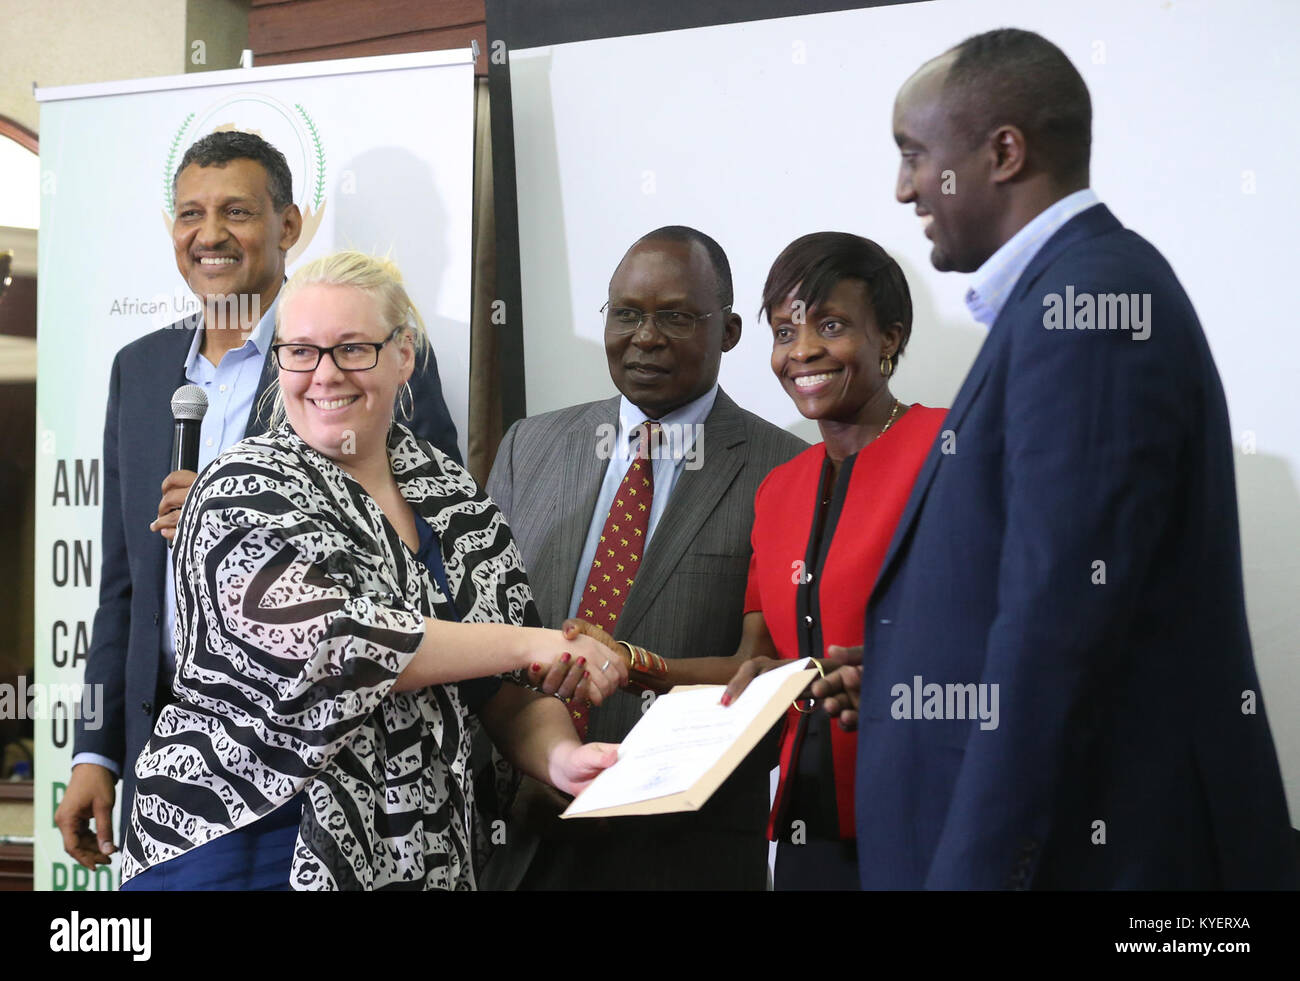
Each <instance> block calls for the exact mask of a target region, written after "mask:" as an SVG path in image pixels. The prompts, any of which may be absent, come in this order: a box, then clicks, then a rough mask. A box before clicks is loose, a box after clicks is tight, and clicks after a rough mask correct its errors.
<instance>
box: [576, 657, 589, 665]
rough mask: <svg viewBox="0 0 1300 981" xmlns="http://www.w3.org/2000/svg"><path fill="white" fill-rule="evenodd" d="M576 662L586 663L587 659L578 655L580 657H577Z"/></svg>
mask: <svg viewBox="0 0 1300 981" xmlns="http://www.w3.org/2000/svg"><path fill="white" fill-rule="evenodd" d="M578 663H579V664H586V663H587V659H586V658H585V657H580V658H578Z"/></svg>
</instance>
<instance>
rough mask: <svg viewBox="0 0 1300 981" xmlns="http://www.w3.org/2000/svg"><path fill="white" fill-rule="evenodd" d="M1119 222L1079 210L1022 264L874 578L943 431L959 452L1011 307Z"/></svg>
mask: <svg viewBox="0 0 1300 981" xmlns="http://www.w3.org/2000/svg"><path fill="white" fill-rule="evenodd" d="M1120 227H1122V226H1121V225H1120V223H1119V220H1118V219H1117V218H1116V217H1115V216H1114V215H1113V214H1111V212H1110V209H1108V208H1107V207H1106V206H1105V205H1097V206H1095V207H1092V208H1088V209H1087V210H1085V211H1081V212H1080V213H1079V214H1077V215H1075V216H1074V217H1073V218H1071V219H1070V220H1069V221H1067V222H1066V223H1065V224H1064V225H1062V226H1061V227H1060V228H1059V229H1057V231H1056V233H1055V234H1054V235H1053V236H1052V237H1051V238H1049V239H1048V240H1047V241H1046V242H1045V243H1043V246H1042V248H1040V249H1039V250H1038V253H1037V254H1036V255H1035V256H1034V258H1033V259H1032V260H1030V263H1029V265H1028V266H1027V267H1025V271H1024V272H1023V273H1021V275H1020V278H1019V279H1018V280H1016V284H1015V287H1014V288H1013V289H1012V290H1011V294H1010V296H1009V297H1008V298H1007V302H1006V303H1005V304H1004V305H1003V307H1002V309H1001V310H1000V311H999V312H998V316H997V319H996V320H994V321H993V325H992V326H991V327H990V328H989V335H988V337H986V338H985V339H984V343H983V344H982V345H981V346H980V350H979V354H977V355H976V356H975V362H974V364H972V365H971V368H970V371H969V372H967V373H966V380H965V381H963V382H962V385H961V388H960V389H959V390H958V392H957V398H956V399H954V400H953V403H952V408H951V409H949V410H948V415H947V416H946V417H945V418H944V423H943V430H942V431H941V432H940V434H939V438H938V439H937V440H936V441H935V443H934V445H933V446H931V447H930V453H929V455H928V456H927V457H926V458H925V464H924V466H922V468H921V472H920V474H918V475H917V478H916V483H915V484H913V485H912V493H911V495H909V497H908V499H907V507H906V508H904V509H903V516H902V518H901V519H899V522H898V527H897V528H895V529H894V537H893V538H892V539H891V540H890V543H889V550H888V551H887V552H886V553H885V560H884V562H882V563H881V564H880V573H879V574H878V575H877V576H876V583H877V584H878V583H881V582H884V581H885V577H886V575H887V574H888V573H889V570H890V566H891V565H892V564H893V562H894V561H895V560H896V559H897V557H898V553H899V552H900V550H901V548H902V543H903V540H904V539H905V538H906V537H907V533H908V531H909V530H910V529H911V527H912V523H913V522H914V521H915V520H916V517H917V515H918V514H919V513H920V511H921V505H922V503H923V502H924V501H925V495H926V493H927V492H928V491H929V489H930V484H931V482H932V481H933V480H934V475H935V474H936V473H937V472H938V470H939V464H940V463H941V462H942V461H943V457H944V456H946V455H948V454H945V453H944V452H943V450H944V444H945V438H946V434H948V433H952V434H953V436H952V439H953V440H954V442H955V446H954V447H953V449H952V452H954V453H959V452H961V433H960V429H959V427H960V426H961V421H962V419H963V418H964V417H965V416H966V413H967V412H968V411H969V410H970V407H971V405H972V404H973V403H974V401H975V398H976V397H977V396H978V395H979V393H980V390H981V389H982V388H983V387H984V382H985V381H986V380H987V378H988V374H989V369H990V368H991V367H992V365H993V362H994V361H995V360H996V358H997V356H998V354H999V352H1001V350H1002V349H1003V348H1004V347H1006V346H1007V345H1008V344H1010V342H1011V331H1012V330H1013V329H1014V328H1013V326H1012V325H1011V323H1010V320H1011V317H1012V316H1013V315H1014V314H1015V313H1018V312H1019V311H1018V307H1019V305H1020V304H1021V303H1022V302H1023V301H1024V298H1025V296H1026V294H1027V293H1028V292H1029V290H1030V289H1031V288H1032V287H1033V285H1034V283H1035V282H1037V281H1038V279H1039V277H1040V276H1042V274H1043V272H1044V271H1045V270H1046V269H1047V268H1048V267H1049V266H1050V265H1051V264H1052V263H1053V262H1054V261H1055V260H1056V258H1057V257H1058V256H1059V255H1060V254H1061V253H1062V252H1064V251H1065V250H1066V249H1068V248H1070V247H1071V246H1073V245H1077V244H1078V243H1079V242H1081V241H1084V240H1085V239H1088V238H1092V237H1093V236H1095V235H1100V234H1103V233H1105V232H1108V231H1113V230H1115V229H1118V228H1120ZM873 590H874V586H873Z"/></svg>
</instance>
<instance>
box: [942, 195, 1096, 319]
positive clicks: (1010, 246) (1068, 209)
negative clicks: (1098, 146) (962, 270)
mask: <svg viewBox="0 0 1300 981" xmlns="http://www.w3.org/2000/svg"><path fill="white" fill-rule="evenodd" d="M1100 203H1101V201H1100V200H1099V199H1098V197H1097V195H1096V193H1095V192H1094V191H1093V189H1092V188H1090V187H1085V188H1084V189H1083V190H1082V191H1075V192H1074V193H1073V194H1067V195H1066V196H1065V197H1063V198H1061V200H1059V201H1057V202H1056V203H1055V204H1053V205H1052V206H1051V207H1050V208H1046V209H1044V210H1043V211H1041V212H1039V214H1038V215H1036V216H1035V217H1034V219H1033V220H1032V221H1031V222H1029V224H1027V225H1025V227H1024V228H1022V229H1020V231H1018V232H1016V234H1015V235H1013V236H1011V238H1010V239H1008V240H1007V241H1006V243H1005V244H1003V246H1002V248H1000V249H998V250H997V251H996V252H994V253H993V254H992V255H991V256H989V257H988V259H986V260H985V262H984V265H982V266H980V267H979V268H978V269H976V270H975V272H974V273H973V274H972V276H971V281H970V288H969V289H968V290H967V291H966V306H967V307H968V308H969V309H970V312H971V316H973V317H974V318H975V319H976V320H977V321H979V322H980V323H981V324H983V325H984V326H985V327H992V326H993V322H994V321H995V320H997V319H998V314H999V313H1001V312H1002V307H1003V306H1004V305H1006V302H1007V297H1008V296H1010V295H1011V290H1012V288H1013V287H1015V285H1016V281H1017V280H1019V279H1020V276H1021V275H1022V274H1023V273H1024V271H1025V269H1026V268H1028V266H1029V263H1030V262H1032V261H1033V258H1034V256H1036V255H1037V254H1038V250H1039V249H1041V248H1042V247H1043V245H1044V244H1045V243H1046V242H1047V240H1048V239H1049V238H1051V237H1052V236H1053V235H1055V234H1056V233H1057V231H1058V230H1059V229H1060V228H1061V226H1062V225H1064V224H1065V223H1066V222H1067V221H1069V220H1070V219H1071V218H1073V217H1074V216H1075V215H1077V214H1079V212H1081V211H1085V210H1087V209H1088V208H1091V207H1092V206H1093V205H1096V204H1100Z"/></svg>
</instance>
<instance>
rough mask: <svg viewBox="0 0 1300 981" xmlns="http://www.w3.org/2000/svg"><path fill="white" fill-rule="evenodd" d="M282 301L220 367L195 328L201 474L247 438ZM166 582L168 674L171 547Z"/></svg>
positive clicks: (192, 371)
mask: <svg viewBox="0 0 1300 981" xmlns="http://www.w3.org/2000/svg"><path fill="white" fill-rule="evenodd" d="M279 302H280V294H279V293H277V294H276V297H275V299H274V300H273V301H272V302H271V306H270V307H269V308H268V309H267V311H266V313H264V314H262V319H261V320H259V321H258V322H257V326H256V327H255V328H253V332H252V333H251V334H250V335H249V336H248V339H247V340H246V341H244V343H243V345H242V346H241V347H237V348H235V349H234V350H233V351H227V352H226V353H225V355H224V356H223V357H222V359H221V364H219V365H214V364H213V363H212V362H211V361H209V360H208V359H207V358H205V357H203V355H201V354H200V353H199V345H200V344H201V343H202V341H203V331H202V330H196V331H195V332H194V340H193V342H192V343H191V344H190V351H189V354H188V355H186V357H185V378H186V380H187V381H188V382H189V383H190V384H192V385H198V386H199V387H200V388H202V389H203V391H204V392H205V393H206V394H207V396H208V411H207V414H206V415H205V416H204V417H203V423H202V425H201V426H200V428H199V471H200V472H202V470H203V468H204V467H206V466H207V465H208V464H209V463H211V462H212V461H213V460H215V459H216V458H217V454H219V453H221V451H222V450H225V449H228V448H229V447H230V446H232V445H233V444H235V443H238V442H239V441H240V440H241V439H243V438H244V430H245V429H246V428H247V426H248V418H249V416H250V415H251V414H252V410H253V399H254V397H255V396H256V395H257V383H258V381H259V380H260V378H261V376H262V365H263V364H265V361H266V353H267V351H269V350H270V348H271V341H272V338H273V337H274V334H275V307H276V304H277V303H279ZM163 581H164V583H165V587H164V588H165V597H166V599H165V602H166V611H167V615H166V619H165V620H164V621H163V624H162V627H163V630H162V653H163V656H164V657H165V658H166V660H167V674H168V675H169V676H170V675H171V674H172V672H173V671H174V670H175V666H176V639H175V637H174V636H173V632H174V630H175V626H176V580H175V577H174V576H173V575H172V556H171V552H170V551H169V552H168V554H167V573H166V575H164V576H163ZM78 763H98V764H99V765H100V766H103V767H107V768H108V769H110V770H112V771H113V772H114V773H115V774H117V775H118V776H119V777H120V776H121V775H122V771H121V763H120V761H118V760H111V759H109V758H108V757H106V756H100V755H99V754H98V753H78V754H77V755H76V756H75V757H73V760H72V765H73V766H76V765H77V764H78Z"/></svg>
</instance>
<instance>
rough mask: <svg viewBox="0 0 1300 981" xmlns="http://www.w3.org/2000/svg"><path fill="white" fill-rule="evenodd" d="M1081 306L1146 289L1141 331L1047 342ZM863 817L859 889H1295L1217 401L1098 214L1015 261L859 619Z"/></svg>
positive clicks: (1177, 292)
mask: <svg viewBox="0 0 1300 981" xmlns="http://www.w3.org/2000/svg"><path fill="white" fill-rule="evenodd" d="M1067 288H1072V290H1073V294H1074V296H1076V297H1078V296H1080V295H1082V294H1085V293H1092V294H1100V293H1118V292H1123V293H1130V294H1139V295H1140V294H1148V295H1149V296H1150V312H1151V316H1150V321H1151V326H1150V334H1149V336H1148V337H1147V339H1145V340H1135V339H1134V336H1133V332H1132V331H1128V330H1106V331H1100V330H1055V329H1053V330H1049V329H1046V328H1045V326H1044V313H1045V310H1046V307H1045V301H1046V300H1047V298H1048V297H1049V296H1050V295H1051V294H1056V295H1057V296H1060V297H1066V296H1068V295H1069V294H1068V293H1067ZM931 684H935V685H939V686H942V687H941V689H940V690H941V691H942V697H941V699H936V698H934V696H935V694H936V691H935V689H928V690H927V688H926V686H927V685H931ZM950 685H951V686H953V688H951V689H950V688H949V687H948V686H950ZM963 685H976V686H979V685H983V686H988V687H985V688H983V689H982V690H981V689H978V688H975V689H961V688H957V687H956V686H963ZM993 685H997V686H998V688H997V698H998V701H997V707H998V712H997V716H996V726H994V725H991V724H990V723H992V722H993V721H994V716H993V713H992V711H991V709H992V705H993V701H992V699H993V691H994V689H993V688H992V687H991V686H993ZM950 692H951V693H952V694H951V695H950ZM981 692H982V694H983V696H984V699H985V701H984V706H985V708H986V709H988V711H986V713H985V716H984V717H985V719H986V721H985V722H984V723H983V724H981V722H980V721H978V720H976V721H971V720H970V715H971V714H972V713H971V711H970V708H971V707H972V703H970V702H969V701H968V698H969V696H970V695H975V696H976V697H977V698H978V695H979V694H980V693H981ZM958 706H964V707H965V709H966V711H964V712H963V713H962V714H965V715H966V718H957V717H956V716H957V715H958V714H959V712H958ZM918 707H920V708H921V712H920V714H921V716H922V717H921V718H919V719H918V718H908V717H906V716H915V715H916V714H918V713H917V712H916V709H917V708H918ZM933 715H937V716H939V717H937V718H936V717H926V716H933ZM856 810H857V829H858V850H859V861H860V871H861V879H862V885H863V887H864V888H886V889H919V888H939V889H997V888H1005V887H1010V888H1068V889H1112V888H1127V889H1170V888H1172V889H1214V888H1274V887H1286V886H1291V885H1294V883H1295V878H1296V873H1295V857H1294V854H1295V853H1294V848H1293V846H1292V844H1291V841H1290V830H1289V824H1288V819H1287V806H1286V799H1285V797H1284V795H1283V791H1282V782H1281V775H1280V772H1279V769H1278V762H1277V756H1276V753H1275V751H1274V747H1273V741H1272V738H1271V736H1270V733H1269V727H1268V722H1267V720H1266V718H1265V715H1264V709H1263V704H1262V702H1261V701H1260V698H1259V679H1258V677H1257V676H1256V673H1255V666H1254V662H1253V659H1252V656H1251V646H1250V637H1249V634H1248V633H1247V629H1246V612H1245V602H1244V598H1243V589H1242V575H1241V552H1240V546H1239V542H1238V532H1237V497H1236V490H1235V485H1234V479H1233V459H1232V442H1231V437H1230V433H1229V430H1228V413H1227V406H1226V404H1225V401H1224V395H1223V388H1222V385H1221V383H1220V381H1219V376H1218V372H1217V371H1216V370H1215V367H1214V362H1213V359H1212V358H1211V356H1210V351H1209V347H1208V345H1207V344H1206V340H1205V336H1204V334H1203V333H1202V330H1201V326H1200V323H1199V321H1198V320H1197V317H1196V313H1195V311H1194V310H1193V309H1192V305H1191V302H1190V301H1189V300H1188V298H1187V295H1186V294H1185V293H1184V292H1183V289H1182V287H1181V286H1180V285H1179V283H1178V280H1177V278H1176V277H1175V276H1174V273H1173V270H1172V269H1171V268H1170V267H1169V264H1168V263H1167V262H1166V261H1165V260H1164V258H1163V257H1162V256H1161V255H1160V253H1159V252H1157V251H1156V250H1155V248H1153V247H1152V246H1151V245H1150V243H1148V242H1146V241H1145V240H1144V239H1142V238H1141V237H1140V236H1138V235H1136V234H1135V233H1133V232H1131V231H1128V230H1126V229H1125V228H1124V227H1123V226H1122V225H1120V223H1119V222H1118V221H1117V220H1116V219H1115V217H1114V216H1113V215H1112V214H1111V213H1110V212H1109V211H1108V210H1107V209H1106V208H1105V207H1101V206H1098V207H1094V208H1091V209H1088V210H1086V211H1084V212H1082V213H1081V214H1079V215H1077V216H1076V217H1075V218H1073V219H1072V220H1071V221H1069V222H1068V223H1067V224H1066V225H1065V226H1064V227H1062V228H1061V229H1060V230H1058V231H1057V233H1056V234H1055V235H1054V236H1053V237H1052V238H1051V239H1049V240H1048V242H1047V243H1046V244H1045V245H1044V246H1043V248H1042V249H1041V250H1040V252H1039V253H1038V254H1037V255H1036V256H1035V257H1034V259H1033V260H1032V262H1031V263H1030V265H1029V267H1028V268H1027V269H1026V270H1025V272H1024V274H1023V275H1022V276H1021V278H1020V280H1019V281H1018V282H1017V284H1016V286H1015V287H1014V289H1013V291H1012V293H1011V295H1010V297H1009V298H1008V301H1007V303H1006V306H1005V307H1004V308H1003V310H1002V312H1001V314H1000V315H999V316H998V318H997V320H996V322H995V323H994V324H993V326H992V328H991V330H990V331H989V335H988V338H987V339H986V341H985V343H984V345H983V347H982V348H981V350H980V352H979V355H978V356H977V357H976V359H975V363H974V365H973V366H972V368H971V370H970V374H969V375H968V376H967V378H966V380H965V382H964V383H963V385H962V387H961V391H960V392H959V393H958V395H957V398H956V401H955V402H954V404H953V407H952V409H951V411H950V413H949V415H948V419H947V421H946V424H945V429H944V431H943V432H942V433H941V435H940V437H939V439H938V441H937V442H936V443H935V445H934V447H933V448H932V449H931V452H930V455H929V457H928V459H927V461H926V464H925V466H924V468H923V469H922V471H921V475H920V477H919V478H918V480H917V482H916V485H915V487H914V489H913V492H912V495H911V498H910V500H909V503H908V506H907V509H906V510H905V512H904V514H903V518H902V520H901V521H900V523H899V526H898V529H897V531H896V533H895V536H894V539H893V542H892V543H891V546H890V551H889V554H888V555H887V557H886V559H885V562H884V564H883V566H882V568H881V572H880V575H879V578H878V579H877V582H876V585H875V589H874V591H873V595H872V598H871V601H870V603H869V605H868V609H867V622H866V636H865V647H864V659H863V685H862V703H861V706H860V737H859V748H858V770H857V783H856Z"/></svg>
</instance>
